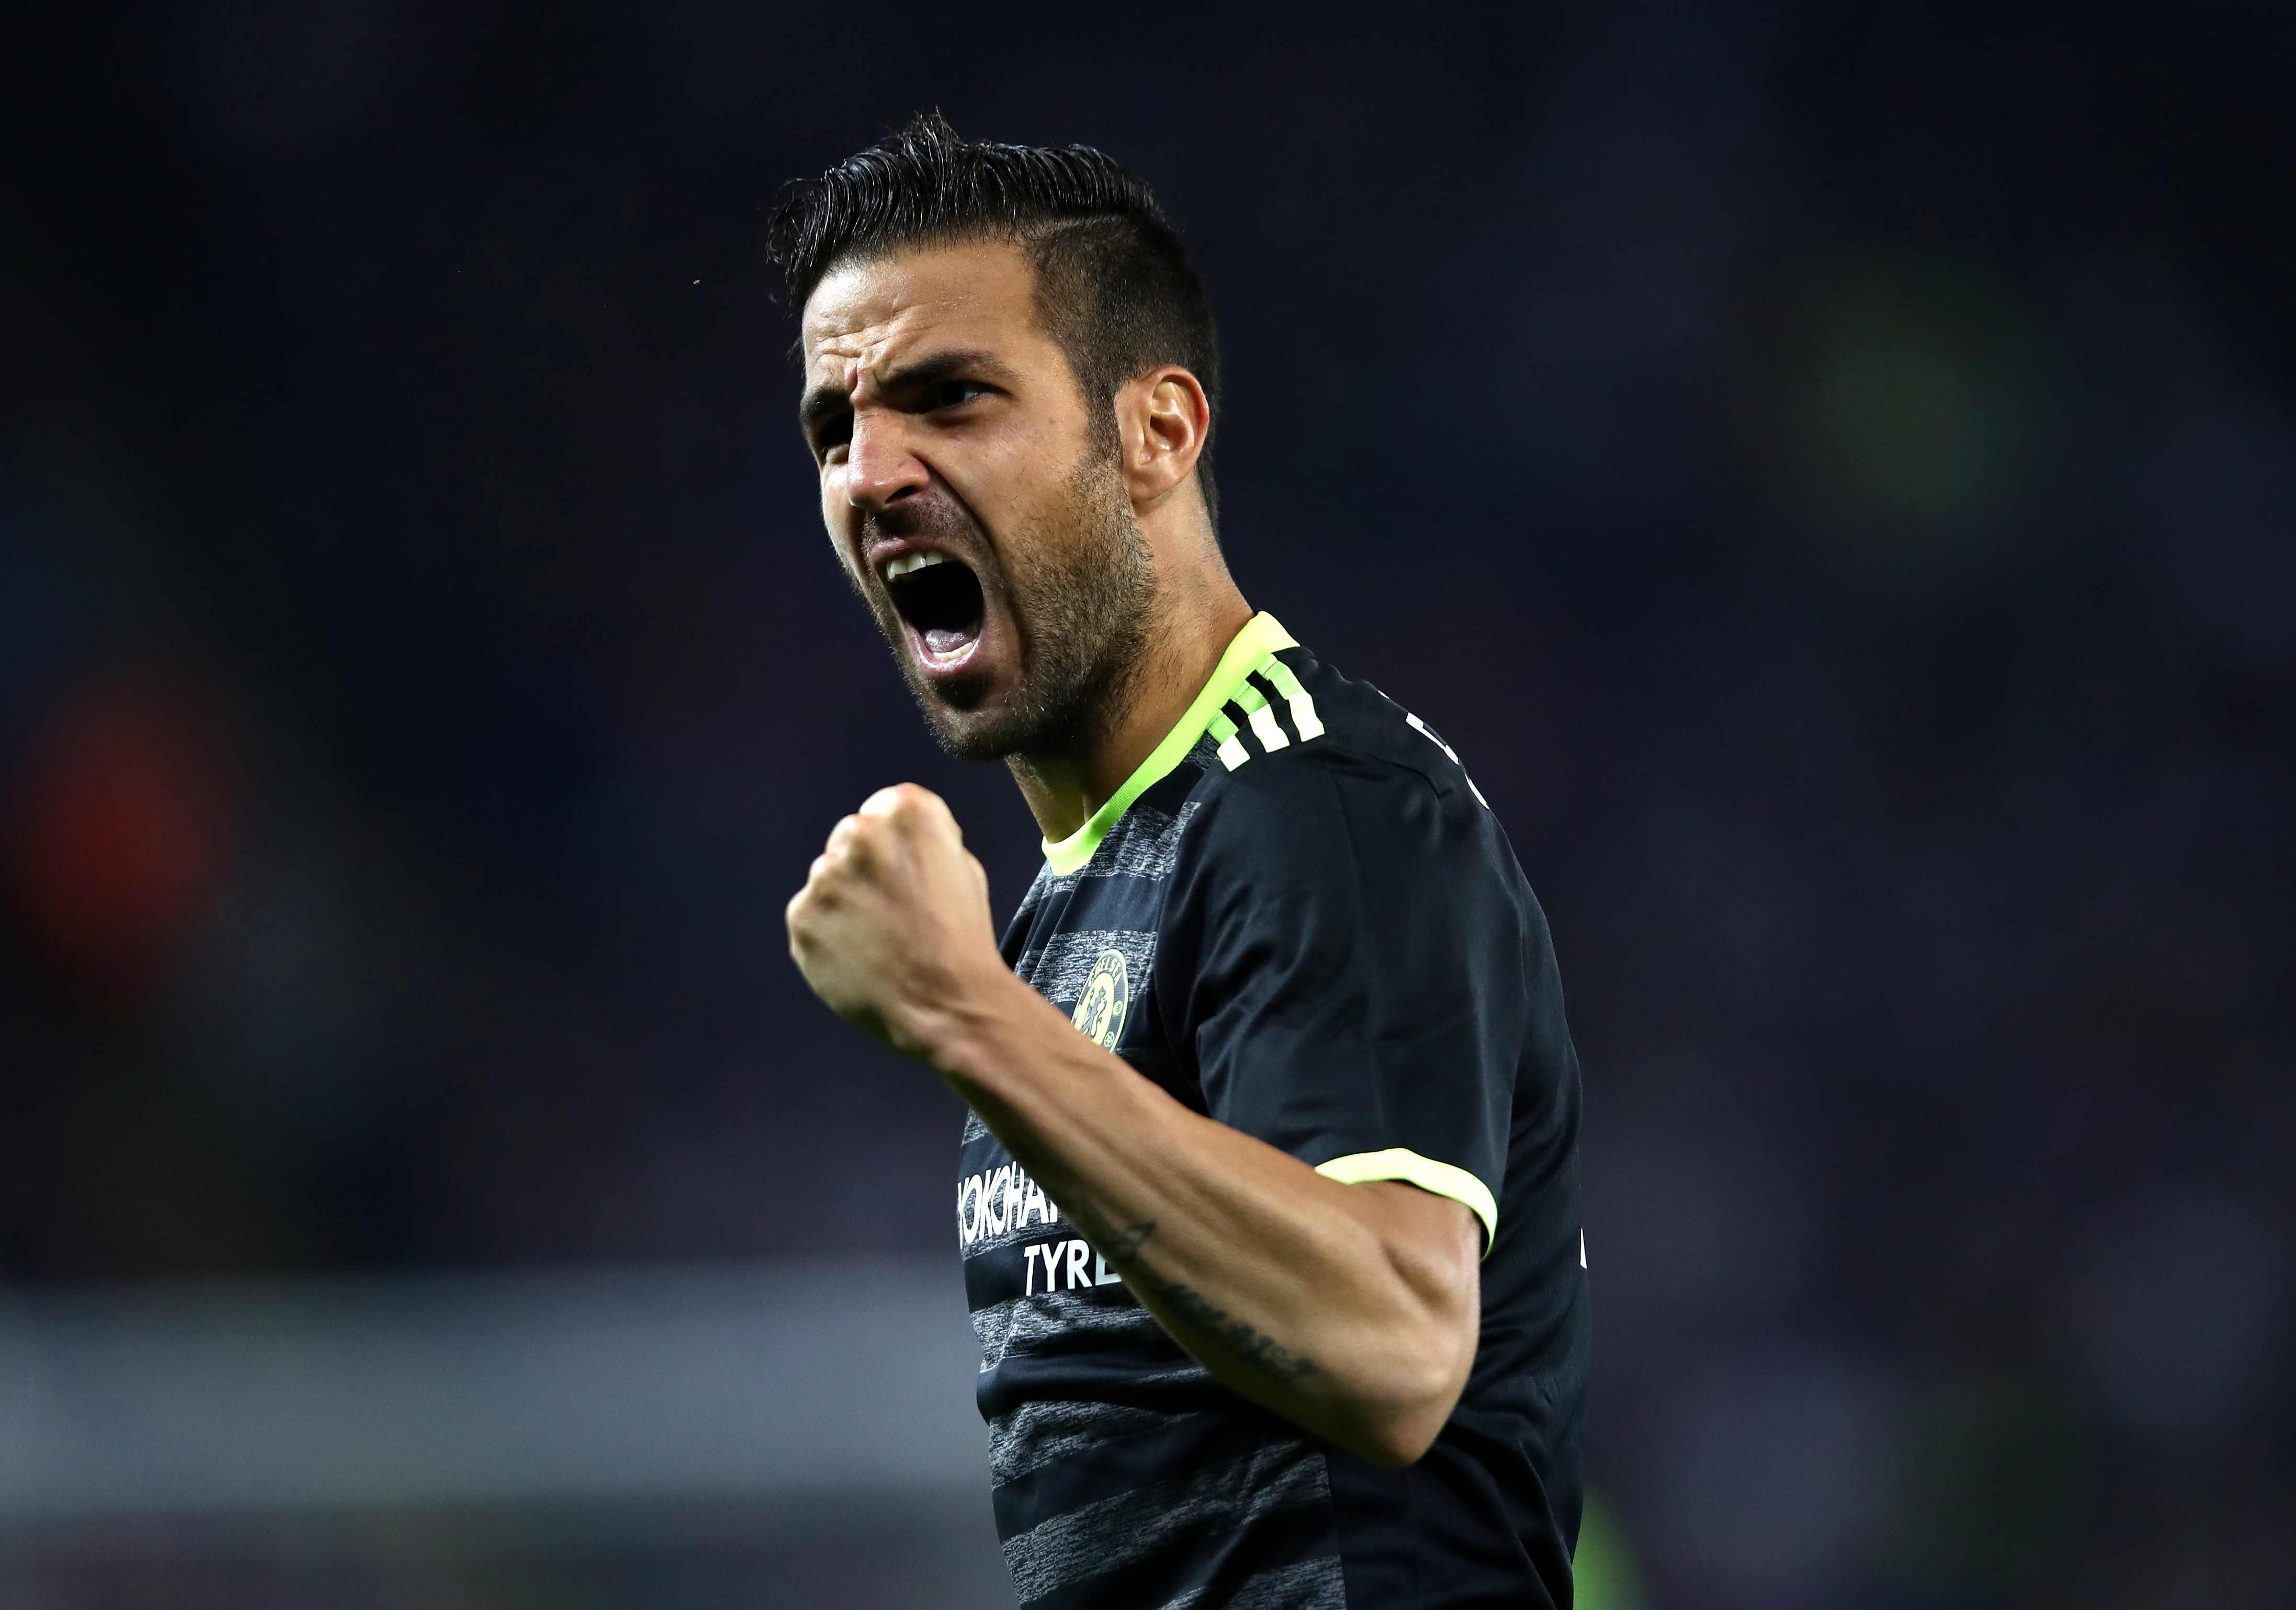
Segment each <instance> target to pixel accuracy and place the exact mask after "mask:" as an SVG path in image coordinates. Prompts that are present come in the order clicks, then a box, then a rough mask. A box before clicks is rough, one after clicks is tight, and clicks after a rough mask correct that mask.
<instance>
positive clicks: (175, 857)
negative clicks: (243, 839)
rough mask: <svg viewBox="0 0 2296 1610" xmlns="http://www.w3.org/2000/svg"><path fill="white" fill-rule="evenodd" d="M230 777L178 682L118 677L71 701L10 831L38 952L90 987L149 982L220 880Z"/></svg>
mask: <svg viewBox="0 0 2296 1610" xmlns="http://www.w3.org/2000/svg"><path fill="white" fill-rule="evenodd" d="M233 771H234V768H233V766H232V764H231V756H230V752H229V745H228V744H227V743H226V742H225V736H224V732H223V728H222V723H220V722H219V721H218V720H217V715H216V713H215V711H214V708H213V707H212V705H211V704H210V703H209V701H208V700H207V699H203V698H201V696H200V695H198V694H197V693H195V692H193V691H191V690H190V689H188V688H186V687H184V686H183V685H181V684H179V683H175V682H169V681H167V680H163V679H160V678H158V677H152V676H133V677H120V678H112V679H108V680H106V681H104V682H101V683H99V684H97V685H95V686H94V687H91V688H88V689H86V690H85V691H82V692H80V693H78V695H76V696H74V697H72V698H70V699H68V700H66V701H65V702H64V703H63V704H62V705H61V707H59V708H58V709H57V710H56V711H55V712H54V713H53V715H51V716H50V718H49V720H48V722H47V723H46V727H45V731H42V732H40V733H39V734H38V736H37V738H36V739H35V740H34V741H33V743H32V745H31V746H30V749H29V754H28V755H27V756H26V760H25V764H24V768H23V771H22V772H21V775H20V778H19V780H18V783H17V788H16V798H15V801H14V802H13V803H14V809H13V811H12V821H11V823H10V826H11V828H12V832H11V833H10V836H9V837H10V843H9V846H8V848H9V851H10V859H11V861H12V862H13V865H12V868H11V870H12V873H13V879H12V881H13V882H14V884H15V886H16V889H17V892H18V895H19V898H20V900H21V904H22V908H23V916H24V919H25V923H26V926H27V928H28V930H29V935H30V937H31V939H32V941H33V944H34V946H35V948H36V949H37V950H38V951H39V952H41V953H42V954H43V955H45V957H46V958H47V959H48V960H51V961H52V962H53V963H54V964H56V965H57V966H59V967H61V968H63V969H65V970H66V971H68V972H70V973H72V974H74V975H76V976H78V977H81V978H83V979H84V980H87V981H90V982H98V983H104V984H109V985H122V986H129V987H135V986H141V985H145V984H147V983H148V982H149V981H150V980H151V979H152V976H153V973H154V971H155V969H156V968H158V967H159V966H160V964H162V963H163V962H164V961H165V960H167V958H168V956H170V955H171V954H172V953H173V952H176V950H177V949H178V948H179V947H180V946H181V945H182V944H183V943H184V940H185V938H186V937H187V936H189V935H190V933H191V932H192V931H193V928H195V927H196V926H197V924H198V922H199V920H200V919H201V916H202V915H203V913H204V912H205V911H207V909H208V907H209V904H210V903H211V902H212V901H213V899H214V897H215V895H216V894H217V891H218V889H219V887H220V886H221V884H222V880H223V873H224V870H225V861H226V857H227V854H228V849H229V842H228V841H229V838H230V829H231V816H232V797H233V794H234V788H233V786H232V784H233V776H232V773H233Z"/></svg>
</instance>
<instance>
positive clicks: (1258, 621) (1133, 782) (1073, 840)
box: [1045, 610, 1299, 878]
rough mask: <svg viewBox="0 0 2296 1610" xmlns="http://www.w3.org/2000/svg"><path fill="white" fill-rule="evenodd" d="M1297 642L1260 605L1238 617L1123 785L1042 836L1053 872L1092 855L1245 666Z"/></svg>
mask: <svg viewBox="0 0 2296 1610" xmlns="http://www.w3.org/2000/svg"><path fill="white" fill-rule="evenodd" d="M1297 647H1299V644H1298V642H1295V641H1294V640H1293V638H1292V634H1291V633H1289V632H1286V631H1285V630H1284V629H1283V625H1282V624H1281V623H1280V622H1278V621H1277V620H1276V618H1275V617H1274V616H1272V615H1270V614H1268V613H1267V611H1265V610H1262V611H1261V612H1260V613H1259V614H1258V615H1255V616H1253V617H1251V619H1250V620H1248V621H1246V622H1244V623H1243V630H1242V631H1241V632H1239V633H1236V634H1235V641H1234V642H1231V643H1230V644H1228V646H1227V652H1226V653H1225V654H1223V655H1221V656H1220V662H1219V664H1218V666H1216V667H1215V668H1214V669H1213V671H1212V677H1211V680H1210V682H1206V683H1205V684H1204V687H1203V691H1202V692H1201V693H1199V694H1197V695H1196V699H1195V702H1194V703H1193V704H1192V705H1190V706H1189V707H1188V712H1187V714H1186V715H1183V716H1181V717H1180V720H1179V724H1178V725H1177V726H1175V727H1174V728H1173V729H1172V730H1171V731H1169V732H1167V733H1165V734H1164V741H1163V742H1161V743H1160V744H1158V745H1157V746H1156V747H1155V748H1153V749H1152V750H1150V751H1149V754H1148V758H1147V759H1145V760H1144V761H1142V762H1141V763H1140V767H1139V770H1137V771H1136V772H1133V773H1132V775H1131V776H1129V777H1128V778H1126V779H1125V780H1124V786H1123V787H1122V788H1120V789H1117V790H1116V792H1115V793H1113V794H1111V795H1110V796H1109V797H1108V803H1107V804H1106V805H1103V806H1101V807H1100V809H1098V810H1097V811H1095V812H1094V813H1092V820H1091V821H1087V822H1086V823H1085V824H1084V826H1082V827H1080V828H1078V830H1076V831H1075V832H1073V833H1071V834H1070V835H1069V836H1068V837H1067V838H1063V839H1062V840H1061V841H1060V842H1059V843H1058V844H1054V842H1053V841H1052V840H1050V839H1046V841H1045V860H1046V862H1047V863H1048V864H1049V865H1050V866H1051V867H1052V869H1053V871H1054V874H1055V875H1056V876H1059V877H1062V878H1065V877H1067V876H1068V875H1069V874H1070V872H1073V871H1076V870H1078V869H1079V868H1081V867H1082V866H1083V865H1084V863H1085V862H1087V861H1090V860H1091V859H1092V853H1093V852H1094V851H1095V850H1097V849H1098V848H1100V841H1101V840H1102V839H1103V838H1107V837H1108V832H1109V830H1110V829H1111V828H1113V827H1114V826H1115V825H1116V824H1117V822H1118V821H1119V820H1121V819H1122V817H1123V815H1124V813H1125V812H1127V811H1128V810H1130V809H1131V808H1132V802H1133V801H1134V800H1136V799H1137V798H1139V797H1140V796H1141V795H1143V794H1144V793H1146V792H1147V791H1148V790H1149V789H1152V788H1153V787H1155V786H1156V785H1157V784H1158V783H1160V782H1161V781H1163V780H1164V779H1165V778H1166V777H1168V776H1169V775H1170V774H1171V771H1172V768H1173V767H1174V766H1177V765H1178V764H1180V762H1181V760H1182V759H1183V758H1184V757H1185V756H1186V755H1187V753H1188V751H1189V750H1190V749H1193V748H1195V747H1196V740H1198V739H1200V738H1201V737H1202V736H1203V735H1204V730H1205V729H1206V728H1208V727H1210V725H1211V722H1212V717H1213V716H1214V715H1218V713H1219V707H1221V706H1222V705H1224V704H1226V703H1227V701H1228V700H1229V699H1234V697H1235V693H1236V690H1237V689H1239V688H1241V687H1242V686H1243V679H1244V678H1245V677H1247V676H1249V675H1251V668H1252V667H1253V666H1256V665H1258V664H1259V662H1260V661H1261V660H1262V659H1265V658H1267V656H1268V655H1270V654H1273V653H1275V650H1278V649H1295V648H1297Z"/></svg>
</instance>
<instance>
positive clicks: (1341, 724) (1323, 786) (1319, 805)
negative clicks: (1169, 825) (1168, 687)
mask: <svg viewBox="0 0 2296 1610" xmlns="http://www.w3.org/2000/svg"><path fill="white" fill-rule="evenodd" d="M1193 758H1194V759H1195V761H1196V763H1197V764H1198V765H1200V766H1201V768H1202V772H1201V781H1200V782H1199V783H1198V784H1197V786H1196V787H1195V788H1194V789H1193V790H1192V791H1191V800H1192V802H1193V804H1194V805H1195V806H1196V811H1195V817H1196V819H1195V821H1193V824H1192V825H1191V828H1190V831H1189V833H1188V838H1189V839H1190V841H1191V842H1190V843H1189V844H1188V846H1186V851H1185V854H1184V855H1183V860H1184V862H1195V863H1197V864H1198V865H1200V866H1201V867H1203V868H1204V869H1205V870H1213V869H1215V868H1218V867H1220V866H1222V865H1226V864H1232V863H1233V862H1235V861H1236V860H1237V859H1238V858H1239V857H1241V858H1243V859H1244V860H1246V861H1248V862H1250V863H1251V865H1252V866H1254V867H1255V868H1256V869H1257V870H1258V871H1259V873H1260V874H1261V875H1262V876H1263V877H1264V876H1267V875H1269V874H1273V873H1275V872H1276V870H1278V869H1280V868H1292V869H1294V870H1299V871H1304V872H1310V873H1313V872H1318V871H1320V872H1323V873H1325V874H1329V873H1330V872H1333V871H1336V870H1339V868H1340V866H1341V864H1342V863H1343V862H1347V861H1361V860H1364V859H1365V858H1370V859H1375V860H1380V861H1394V862H1400V863H1403V864H1412V863H1422V864H1423V863H1424V862H1426V861H1428V860H1429V859H1433V860H1437V861H1446V862H1447V861H1455V860H1457V859H1460V858H1463V857H1464V858H1467V859H1472V860H1477V861H1493V860H1497V861H1503V862H1504V863H1505V867H1506V868H1507V869H1508V870H1513V853H1512V851H1511V850H1509V849H1507V848H1506V846H1505V835H1504V834H1503V833H1501V832H1500V831H1499V830H1498V826H1497V821H1496V820H1495V819H1493V817H1492V816H1491V813H1490V811H1489V809H1488V806H1487V805H1486V804H1485V803H1484V801H1483V799H1482V797H1481V795H1480V793H1479V792H1478V791H1477V789H1475V786H1474V783H1473V781H1472V779H1471V778H1469V777H1468V775H1467V773H1466V772H1465V770H1464V767H1463V766H1462V765H1461V764H1460V763H1459V760H1458V757H1457V756H1456V755H1455V754H1454V753H1453V752H1452V751H1451V749H1450V748H1449V747H1448V746H1447V745H1446V744H1445V743H1444V742H1443V740H1442V739H1441V738H1440V737H1439V736H1438V735H1437V734H1436V732H1435V731H1434V730H1433V729H1432V728H1431V727H1430V726H1429V725H1428V724H1427V723H1424V722H1423V721H1422V720H1420V718H1419V717H1418V716H1416V715H1414V714H1413V713H1411V712H1410V711H1407V710H1406V709H1405V708H1403V707H1402V706H1400V705H1398V704H1397V703H1396V702H1395V701H1394V700H1393V699H1390V698H1388V697H1387V696H1386V695H1385V694H1383V693H1382V692H1381V691H1379V690H1378V689H1377V688H1375V687H1374V686H1373V685H1372V684H1371V683H1369V682H1358V681H1356V680H1354V679H1352V678H1350V677H1348V676H1345V675H1343V674H1341V673H1340V672H1339V670H1338V669H1337V668H1336V667H1334V666H1331V665H1329V664H1328V663H1326V662H1324V661H1322V660H1320V659H1318V658H1316V656H1315V655H1314V654H1313V653H1312V652H1311V651H1309V650H1307V649H1304V648H1299V647H1293V648H1289V649H1285V650H1282V651H1280V652H1279V653H1277V654H1275V655H1274V656H1271V657H1270V660H1269V661H1268V662H1264V663H1263V666H1262V667H1261V668H1260V669H1259V670H1258V671H1255V672H1254V673H1253V674H1252V675H1251V677H1250V678H1249V679H1248V680H1247V682H1246V683H1245V685H1244V686H1243V687H1242V688H1240V689H1239V690H1238V692H1237V695H1236V697H1235V698H1234V699H1230V700H1229V701H1228V702H1227V704H1226V706H1224V707H1223V708H1222V710H1221V712H1220V714H1219V715H1218V716H1217V717H1215V719H1214V721H1213V723H1212V726H1211V729H1210V731H1209V732H1208V733H1207V735H1206V740H1205V743H1204V744H1203V745H1202V746H1200V747H1199V749H1198V751H1197V754H1196V756H1194V757H1193Z"/></svg>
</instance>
